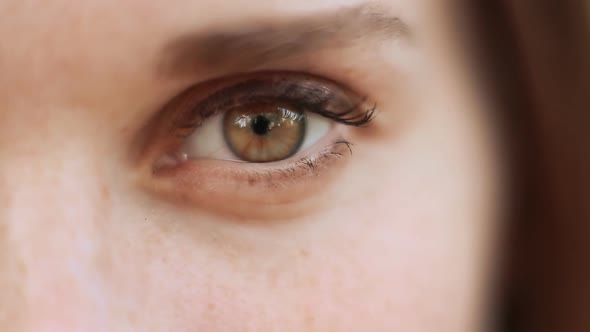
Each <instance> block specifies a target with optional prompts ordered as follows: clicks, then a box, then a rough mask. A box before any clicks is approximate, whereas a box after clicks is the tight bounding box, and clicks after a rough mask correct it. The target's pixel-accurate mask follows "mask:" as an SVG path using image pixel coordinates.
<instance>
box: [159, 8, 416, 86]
mask: <svg viewBox="0 0 590 332" xmlns="http://www.w3.org/2000/svg"><path fill="white" fill-rule="evenodd" d="M409 35H410V29H409V27H408V26H407V24H406V23H405V22H403V21H402V20H401V19H399V18H398V17H395V16H390V15H388V14H387V13H386V11H385V10H383V9H381V8H380V7H377V6H374V5H364V6H359V7H354V8H346V9H341V10H338V11H335V12H331V13H327V14H322V15H317V16H311V17H303V18H298V19H290V20H286V21H285V22H278V23H277V22H274V23H273V22H266V23H262V22H259V23H255V24H250V25H246V26H236V27H233V28H226V29H222V30H215V29H213V30H211V31H207V32H204V33H203V32H201V33H196V34H191V35H186V36H182V37H180V38H178V39H176V40H173V41H172V42H171V43H170V44H169V45H167V46H166V47H165V48H164V51H163V54H162V58H161V62H160V63H159V65H158V67H157V72H158V74H160V75H164V76H176V75H186V74H187V73H191V72H195V71H198V70H202V69H204V68H206V69H211V68H224V69H236V68H245V67H253V66H257V65H260V64H262V63H266V62H269V61H277V60H280V59H284V58H287V57H291V56H294V55H299V54H302V53H305V52H310V51H316V50H318V49H327V48H343V47H346V46H352V45H355V44H358V43H362V42H366V41H367V40H370V39H373V40H375V39H376V40H382V41H383V40H391V39H399V38H402V37H404V38H407V37H409Z"/></svg>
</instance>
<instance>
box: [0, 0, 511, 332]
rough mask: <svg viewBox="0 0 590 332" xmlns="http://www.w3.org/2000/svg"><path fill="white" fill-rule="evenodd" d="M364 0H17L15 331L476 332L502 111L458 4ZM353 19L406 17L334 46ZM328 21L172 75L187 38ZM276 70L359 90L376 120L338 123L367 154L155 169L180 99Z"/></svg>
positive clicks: (5, 128) (2, 33) (11, 192)
mask: <svg viewBox="0 0 590 332" xmlns="http://www.w3.org/2000/svg"><path fill="white" fill-rule="evenodd" d="M363 5H364V6H365V7H363ZM366 5H367V3H364V2H363V1H361V0H358V1H357V0H346V1H345V0H331V1H317V0H314V1H311V0H310V1H307V0H306V1H297V2H287V1H272V0H257V1H241V0H228V1H212V0H195V1H185V0H176V1H166V2H164V1H152V0H150V1H114V0H106V1H105V0H101V1H66V0H59V1H58V0H55V1H51V2H41V1H33V0H31V1H21V0H4V1H2V3H1V4H0V17H1V19H0V37H1V38H0V72H1V73H2V74H1V75H0V116H1V121H0V293H1V294H2V296H0V330H1V331H6V332H9V331H36V332H45V331H64V332H65V331H86V332H92V331H406V332H417V331H449V332H451V331H452V332H460V331H465V332H467V331H475V330H477V329H478V328H480V324H481V323H482V320H483V316H484V312H485V311H486V309H487V307H486V305H487V303H486V296H485V295H486V291H485V289H486V287H487V286H488V283H489V275H488V272H489V271H490V262H491V261H492V259H491V256H490V252H492V251H493V242H494V236H493V235H492V234H493V233H494V231H493V230H494V229H495V228H496V225H497V223H498V217H499V215H500V214H499V213H498V212H499V210H500V209H499V206H500V204H499V199H498V197H497V196H498V192H500V189H501V188H500V186H499V183H501V182H502V181H500V179H501V174H500V173H501V172H500V171H499V170H498V167H497V165H498V164H499V160H498V153H497V150H498V149H497V147H496V144H495V134H494V131H493V126H491V125H490V123H489V117H488V116H487V115H486V114H487V112H488V111H489V110H488V109H487V105H486V102H485V101H482V100H481V98H480V95H479V94H478V92H477V89H474V88H473V87H474V84H472V83H473V82H472V79H473V78H472V77H470V74H469V71H468V70H466V68H465V67H464V65H463V63H464V62H463V61H462V58H461V54H462V53H461V41H460V40H457V39H456V38H453V36H454V35H453V33H454V32H453V30H452V29H451V22H452V19H451V17H450V13H449V11H450V9H449V8H447V6H446V5H445V4H444V3H442V2H433V3H430V2H428V1H409V0H408V1H405V0H391V1H382V2H372V3H370V6H368V7H367V6H366ZM351 8H352V9H351ZM355 8H371V9H370V12H371V13H377V14H378V15H379V17H381V18H387V19H385V21H387V22H390V23H391V22H394V23H391V24H390V25H387V27H386V30H388V32H387V33H383V31H382V30H383V29H381V30H380V28H383V26H381V27H379V26H377V28H366V26H367V24H368V25H371V23H367V22H364V21H363V19H358V22H357V21H356V20H355V22H356V23H354V24H359V26H358V31H361V30H362V31H363V33H362V35H361V36H351V35H350V34H349V35H347V34H346V33H342V34H341V35H334V36H333V37H332V35H331V34H337V32H336V31H340V30H341V28H342V25H341V24H342V20H352V17H353V16H350V17H347V15H346V14H341V13H346V12H350V11H351V10H356V9H355ZM339 17H340V20H341V21H338V18H339ZM366 21H369V22H370V21H371V20H366ZM310 22H311V23H310ZM313 22H316V23H317V22H320V23H321V24H319V25H317V24H316V25H314V28H315V29H317V30H319V31H322V30H323V29H325V30H327V31H328V32H326V34H327V35H326V36H327V37H322V38H319V39H318V40H319V41H318V42H317V45H316V44H314V48H313V49H311V50H309V49H307V50H300V51H293V54H292V55H289V54H287V56H285V55H284V54H283V53H284V52H279V51H280V50H279V51H277V52H276V53H277V54H278V55H279V56H277V57H276V58H272V57H269V58H268V59H264V61H256V60H253V61H246V60H244V61H241V59H247V56H248V54H247V52H242V53H240V54H239V55H238V54H237V53H235V52H233V53H232V52H226V53H225V54H222V55H218V56H219V57H225V58H228V59H225V58H224V59H220V60H219V63H216V64H213V63H203V61H204V60H203V59H196V58H198V56H196V55H195V54H197V53H198V54H200V53H199V52H201V51H200V50H199V47H204V46H203V45H202V44H198V45H196V46H189V47H188V48H192V49H194V50H196V51H194V50H193V53H192V54H193V56H194V57H195V60H194V61H196V62H198V63H196V64H189V65H187V66H169V61H174V59H176V58H175V57H174V56H171V57H170V56H169V54H170V52H172V53H174V52H175V51H174V47H171V46H170V45H176V44H175V43H176V42H177V41H179V40H185V37H187V36H208V34H211V33H212V32H215V33H218V34H221V33H226V32H228V31H229V32H235V31H240V32H243V31H254V32H255V33H258V32H259V30H260V29H259V28H260V27H261V26H263V27H269V26H270V27H276V31H292V29H291V28H289V27H293V26H306V25H305V24H315V23H313ZM344 22H345V23H346V22H347V21H344ZM348 22H349V24H350V25H352V24H353V23H351V22H350V21H348ZM400 22H402V23H403V25H398V24H399V23H400ZM338 24H340V25H338ZM331 25H334V26H336V27H340V28H339V29H332V30H331V29H330V26H331ZM344 26H346V24H344ZM365 28H366V29H367V30H366V33H365V30H363V29H365ZM290 29H291V30H290ZM312 30H313V29H312ZM344 30H346V29H344ZM351 30H352V29H351ZM354 30H355V31H357V29H354ZM304 31H306V30H305V29H304ZM314 31H315V30H314ZM289 33H291V32H289ZM286 36H287V37H284V36H283V35H280V38H288V37H289V36H292V35H290V34H287V35H286ZM249 37H252V36H249ZM305 38H307V37H305ZM310 38H311V37H310ZM197 39H198V38H197ZM188 40H189V43H191V42H196V41H198V40H196V39H195V40H193V39H191V38H189V39H188ZM199 40H201V41H202V38H201V39H199ZM326 40H328V41H330V40H332V41H333V40H337V41H338V42H337V43H330V42H326ZM273 42H274V43H276V41H271V42H270V44H268V45H267V44H264V47H268V48H267V49H269V50H275V48H276V47H278V46H277V45H274V44H272V43H273ZM279 44H280V41H279ZM223 45H226V44H223ZM207 47H213V46H210V45H209V46H207ZM279 48H280V47H279ZM201 49H202V48H201ZM171 50H172V51H171ZM254 51H255V50H254ZM195 52H196V53H195ZM270 53H271V56H274V55H277V54H274V53H273V52H270ZM287 53H288V52H287ZM198 54H197V55H198ZM260 56H262V55H260V54H254V55H253V59H260V58H259V57H260ZM232 57H233V58H232ZM181 58H182V57H181ZM188 58H189V59H192V57H191V56H189V57H188ZM170 59H172V60H170ZM216 59H217V58H216ZM238 60H240V61H238ZM199 61H201V62H199ZM241 62H243V63H241ZM259 71H271V72H272V71H290V72H303V73H310V74H313V75H317V76H321V77H324V78H327V79H329V80H331V81H334V82H338V83H342V84H344V85H346V86H349V87H351V89H353V90H355V91H360V93H362V94H364V95H367V97H368V98H369V99H371V101H375V103H376V105H377V110H378V112H377V115H376V117H375V118H374V120H373V121H372V123H371V124H370V125H368V126H366V127H364V128H346V129H342V130H345V131H346V134H347V135H348V136H349V138H350V142H351V143H352V144H353V146H352V149H353V153H352V155H350V154H347V155H346V156H345V157H343V158H341V159H338V161H337V162H333V163H330V164H327V165H325V167H320V168H321V170H320V171H321V172H322V173H321V174H319V176H309V177H305V178H302V179H300V180H298V181H290V182H289V181H287V182H286V183H282V182H281V183H278V184H277V183H274V182H273V183H271V185H269V184H268V183H267V182H263V181H262V180H261V181H260V182H263V183H262V184H261V183H243V184H242V183H241V182H240V183H237V181H240V180H239V179H235V178H233V177H232V176H231V175H228V174H226V173H223V172H224V169H221V170H216V171H215V172H213V173H211V174H212V175H210V176H209V175H208V176H206V177H205V176H202V173H199V172H201V170H202V169H203V168H198V167H194V168H191V167H192V166H190V165H193V164H190V163H188V164H187V165H189V166H186V167H187V168H188V169H190V170H189V171H188V172H184V173H183V172H177V173H174V175H169V174H168V173H166V174H160V173H157V172H154V168H153V165H154V162H155V159H157V155H159V154H164V153H165V152H166V151H160V150H158V149H159V146H160V145H161V142H160V141H159V140H160V138H159V137H160V135H159V134H158V135H156V134H155V132H160V131H158V129H157V126H158V125H159V122H158V121H154V120H153V119H154V118H157V116H158V114H159V113H160V112H161V111H162V108H163V106H164V105H166V104H168V103H169V101H170V100H171V99H173V98H174V97H175V96H177V95H179V94H180V93H181V92H182V91H184V90H186V89H187V88H189V87H191V86H194V85H196V84H199V83H202V82H207V81H209V80H211V79H216V78H220V77H228V76H232V75H235V74H237V73H244V72H246V73H256V72H259ZM153 123H156V124H155V125H153ZM154 126H155V127H154ZM153 128H156V129H153ZM152 130H154V131H152ZM163 139H164V138H163ZM154 142H155V143H154ZM318 144H321V143H318ZM320 148H321V147H320ZM152 157H153V158H152ZM210 162H212V163H224V164H223V165H230V164H228V162H227V161H219V160H217V161H215V160H213V161H210ZM195 165H200V164H198V162H197V163H195ZM231 165H232V166H231V167H258V166H257V165H244V164H241V163H238V164H236V163H231ZM200 174H201V175H200ZM194 178H198V179H199V180H198V181H197V180H192V179H194ZM273 179H274V178H273ZM273 181H275V180H273ZM276 181H280V180H276ZM276 181H275V182H276ZM254 182H256V181H254ZM228 188H231V189H228ZM235 188H238V190H235Z"/></svg>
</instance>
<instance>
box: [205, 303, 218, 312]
mask: <svg viewBox="0 0 590 332" xmlns="http://www.w3.org/2000/svg"><path fill="white" fill-rule="evenodd" d="M215 309H217V307H216V306H215V303H213V302H209V303H208V304H207V310H209V311H215Z"/></svg>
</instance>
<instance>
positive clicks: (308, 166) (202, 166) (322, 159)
mask: <svg viewBox="0 0 590 332" xmlns="http://www.w3.org/2000/svg"><path fill="white" fill-rule="evenodd" d="M351 152H352V151H351V144H350V143H349V142H347V141H344V140H341V139H340V138H339V137H337V138H336V139H334V138H333V140H332V141H331V142H330V143H329V144H326V143H324V145H322V148H321V149H319V151H317V152H316V153H314V154H311V155H303V156H299V157H295V158H293V160H290V161H289V162H277V163H270V164H248V163H243V162H236V161H224V160H207V159H205V160H189V161H187V162H185V163H183V164H180V165H178V166H177V167H173V168H165V169H160V170H157V171H155V172H154V173H153V176H154V177H155V178H156V180H157V181H156V182H155V183H156V187H155V188H152V189H153V191H154V192H156V193H161V194H162V197H165V198H169V199H171V200H172V202H173V203H177V204H178V203H181V204H184V205H189V206H195V207H196V208H204V209H214V210H216V211H215V212H216V213H226V214H232V213H233V214H236V213H240V212H243V211H242V210H243V209H244V208H245V206H247V207H248V208H249V209H251V208H252V207H253V206H256V205H260V206H265V207H266V206H275V207H277V206H282V207H285V205H290V204H291V203H295V202H297V203H298V204H297V206H300V203H301V202H302V201H308V200H309V201H313V199H314V198H315V197H316V196H317V195H318V194H320V193H321V192H324V191H326V189H327V188H328V187H329V184H331V183H334V182H336V181H335V177H336V176H337V174H339V171H340V170H341V169H342V168H343V167H344V166H345V165H346V164H347V161H348V160H347V159H348V158H349V157H350V156H351ZM318 175H322V176H318ZM228 202H232V204H228ZM264 210H265V209H261V211H260V213H265V212H264ZM300 210H301V209H300ZM296 212H297V211H294V212H293V213H296ZM299 212H300V213H308V212H310V210H301V211H299ZM281 213H283V212H281ZM284 213H285V214H286V213H287V212H286V211H285V212H284ZM247 214H248V215H249V217H252V218H260V219H264V216H262V215H261V216H253V215H252V211H248V213H247Z"/></svg>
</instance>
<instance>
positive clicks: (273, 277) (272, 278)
mask: <svg viewBox="0 0 590 332" xmlns="http://www.w3.org/2000/svg"><path fill="white" fill-rule="evenodd" d="M268 279H269V280H268V281H269V284H270V287H276V286H277V281H278V279H279V273H278V271H277V270H274V269H273V270H271V271H270V272H269V273H268Z"/></svg>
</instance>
